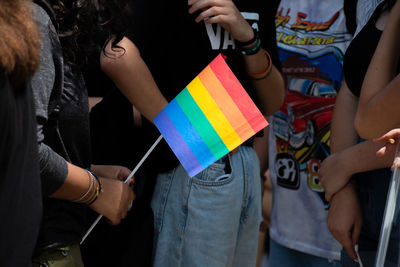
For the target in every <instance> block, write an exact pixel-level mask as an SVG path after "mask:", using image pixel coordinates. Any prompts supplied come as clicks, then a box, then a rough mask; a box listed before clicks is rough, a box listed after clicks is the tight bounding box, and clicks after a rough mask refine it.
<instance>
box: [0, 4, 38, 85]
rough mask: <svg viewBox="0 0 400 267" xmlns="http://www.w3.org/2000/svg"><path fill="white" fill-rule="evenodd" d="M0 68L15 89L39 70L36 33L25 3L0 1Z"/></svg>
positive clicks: (27, 5) (29, 8)
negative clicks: (8, 77)
mask: <svg viewBox="0 0 400 267" xmlns="http://www.w3.org/2000/svg"><path fill="white" fill-rule="evenodd" d="M0 36H1V37H0V66H1V68H3V69H4V71H5V73H6V74H7V75H8V76H10V78H11V83H12V85H13V87H18V86H19V85H20V84H21V83H23V82H25V81H26V80H27V79H28V78H29V77H30V76H32V75H33V74H34V73H35V71H36V69H37V68H38V66H39V53H40V51H39V44H40V42H39V40H40V39H39V33H38V31H37V29H36V24H35V22H34V21H33V19H32V9H31V7H30V6H29V1H26V0H0Z"/></svg>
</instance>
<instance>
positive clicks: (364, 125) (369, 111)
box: [355, 2, 400, 139]
mask: <svg viewBox="0 0 400 267" xmlns="http://www.w3.org/2000/svg"><path fill="white" fill-rule="evenodd" d="M399 31H400V2H398V3H397V4H396V5H395V6H394V7H393V9H392V11H391V14H390V17H389V20H388V21H387V24H386V26H385V30H384V32H383V34H382V36H381V39H380V41H379V43H378V46H377V48H376V50H375V53H374V56H373V58H372V60H371V63H370V65H369V68H368V71H367V74H366V76H365V79H364V82H363V86H362V90H361V95H360V105H359V107H358V111H357V116H356V120H355V126H356V129H357V131H358V132H359V134H360V136H361V137H363V138H366V139H371V138H374V137H378V136H380V135H382V134H383V133H385V132H387V131H388V130H390V129H392V128H394V126H395V125H397V124H398V122H399V120H400V117H399V115H397V114H399V112H398V105H397V101H398V99H399V97H400V92H399V90H398V88H399V86H400V80H399V77H397V82H396V81H394V80H393V78H394V77H395V75H396V71H397V65H398V58H399V55H400V49H399V45H400V35H399V34H398V33H399ZM392 82H394V83H395V84H397V88H396V86H395V85H394V84H392Z"/></svg>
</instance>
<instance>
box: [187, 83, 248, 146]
mask: <svg viewBox="0 0 400 267" xmlns="http://www.w3.org/2000/svg"><path fill="white" fill-rule="evenodd" d="M187 89H188V90H189V92H190V94H191V95H192V97H193V99H194V100H195V101H196V103H197V105H198V106H199V107H200V109H201V110H202V111H203V113H204V115H205V116H206V117H207V119H208V120H209V121H210V123H211V125H212V126H213V128H214V129H215V131H216V132H217V133H218V135H219V137H220V138H221V140H222V141H223V142H224V144H225V145H226V147H227V148H228V150H229V151H232V150H233V149H235V148H236V147H237V146H239V145H240V144H241V143H242V142H241V140H240V138H239V136H238V135H237V134H236V132H235V130H234V129H233V128H232V125H231V124H230V123H229V121H228V120H227V119H226V117H225V116H224V114H223V113H222V112H221V110H220V109H219V108H218V106H217V104H216V103H215V101H214V99H213V98H212V97H211V96H210V94H209V93H208V91H207V89H206V88H205V87H204V85H203V84H202V83H201V81H200V79H199V77H196V78H194V80H193V81H192V82H190V83H189V85H188V86H187Z"/></svg>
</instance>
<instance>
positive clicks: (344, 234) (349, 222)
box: [319, 83, 362, 260]
mask: <svg viewBox="0 0 400 267" xmlns="http://www.w3.org/2000/svg"><path fill="white" fill-rule="evenodd" d="M356 107H357V98H355V97H354V95H352V94H351V92H350V91H349V89H348V88H347V85H346V83H344V84H343V86H342V88H341V89H340V91H339V95H338V97H337V99H336V104H335V108H334V111H333V117H332V123H331V153H332V154H334V153H338V152H340V151H343V150H344V149H346V148H347V147H350V146H352V145H354V144H356V142H357V135H356V133H355V130H354V127H353V119H354V115H353V114H355V111H356ZM331 157H332V156H331ZM328 159H329V157H328ZM324 163H325V161H324V162H323V163H322V167H321V169H322V170H320V173H319V179H320V180H321V182H322V181H324V179H329V178H328V177H323V175H321V174H322V173H326V175H328V174H334V173H335V172H336V171H337V170H338V169H340V168H337V166H336V168H335V169H334V170H327V171H325V170H324V169H323V168H324ZM321 172H322V173H321ZM321 178H322V179H321ZM327 225H328V228H329V230H330V231H331V233H332V235H333V236H334V237H335V239H336V240H337V241H338V242H339V243H340V244H342V246H343V248H344V249H345V250H346V252H347V253H348V254H349V256H350V257H351V258H352V259H353V260H357V255H356V252H355V250H354V246H355V245H356V244H357V243H358V238H359V236H360V232H361V226H362V214H361V208H360V205H359V202H358V197H357V192H356V187H355V186H354V185H353V184H352V183H348V184H347V185H346V186H345V187H344V188H343V189H342V190H340V191H339V192H337V193H336V194H335V195H334V196H333V197H332V198H331V207H330V209H329V211H328V217H327Z"/></svg>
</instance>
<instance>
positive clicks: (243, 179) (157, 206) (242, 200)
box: [152, 146, 261, 267]
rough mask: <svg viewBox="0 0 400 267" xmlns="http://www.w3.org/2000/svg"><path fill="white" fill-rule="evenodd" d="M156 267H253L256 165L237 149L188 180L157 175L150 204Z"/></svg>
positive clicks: (250, 152)
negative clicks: (152, 218)
mask: <svg viewBox="0 0 400 267" xmlns="http://www.w3.org/2000/svg"><path fill="white" fill-rule="evenodd" d="M152 208H153V212H154V221H155V222H154V223H155V245H154V262H153V265H154V266H157V267H163V266H166V267H175V266H176V267H178V266H182V267H186V266H191V267H196V266H199V267H214V266H215V267H217V266H221V267H222V266H223V267H225V266H240V267H243V266H246V267H247V266H255V264H256V255H257V241H258V230H259V226H260V222H261V182H260V170H259V161H258V158H257V156H256V153H255V152H254V149H253V148H251V147H248V146H241V147H240V148H239V150H238V152H236V153H234V154H230V155H227V156H225V157H223V158H222V159H221V160H219V161H217V162H216V163H214V164H212V165H211V166H210V167H208V168H207V169H206V170H204V171H203V172H201V173H200V174H198V175H196V176H195V177H193V178H190V177H189V176H188V174H187V173H186V171H185V170H184V169H183V168H182V166H179V167H177V168H176V169H175V170H173V171H171V172H170V173H164V174H160V175H159V176H158V177H157V183H156V187H155V191H154V195H153V200H152Z"/></svg>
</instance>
